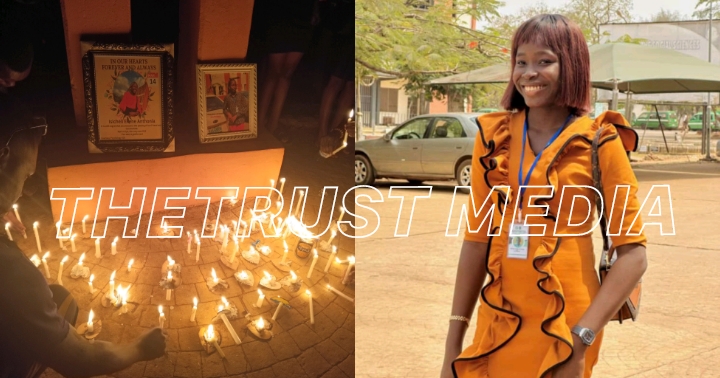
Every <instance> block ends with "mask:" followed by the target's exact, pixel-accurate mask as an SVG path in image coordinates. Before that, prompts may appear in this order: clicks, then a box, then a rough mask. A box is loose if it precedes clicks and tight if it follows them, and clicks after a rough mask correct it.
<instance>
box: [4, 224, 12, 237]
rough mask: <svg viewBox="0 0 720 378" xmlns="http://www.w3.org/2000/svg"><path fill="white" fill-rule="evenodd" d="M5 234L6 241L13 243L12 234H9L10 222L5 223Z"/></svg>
mask: <svg viewBox="0 0 720 378" xmlns="http://www.w3.org/2000/svg"><path fill="white" fill-rule="evenodd" d="M5 233H6V234H7V237H8V239H10V241H13V238H12V234H11V233H10V222H7V223H5Z"/></svg>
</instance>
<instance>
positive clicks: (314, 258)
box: [307, 248, 318, 279]
mask: <svg viewBox="0 0 720 378" xmlns="http://www.w3.org/2000/svg"><path fill="white" fill-rule="evenodd" d="M317 259H318V253H317V249H314V248H313V261H312V264H310V269H309V270H308V274H307V278H308V279H310V276H312V273H313V270H314V269H315V263H317Z"/></svg>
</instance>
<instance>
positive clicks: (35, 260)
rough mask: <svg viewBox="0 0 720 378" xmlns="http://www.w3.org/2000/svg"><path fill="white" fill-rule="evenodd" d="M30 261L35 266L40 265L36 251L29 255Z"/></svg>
mask: <svg viewBox="0 0 720 378" xmlns="http://www.w3.org/2000/svg"><path fill="white" fill-rule="evenodd" d="M30 261H32V263H33V264H35V267H39V266H40V258H39V257H38V255H37V253H36V254H34V255H32V256H31V257H30Z"/></svg>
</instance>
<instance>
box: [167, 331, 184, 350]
mask: <svg viewBox="0 0 720 378" xmlns="http://www.w3.org/2000/svg"><path fill="white" fill-rule="evenodd" d="M164 332H165V345H166V347H165V348H166V349H165V350H167V351H168V352H177V351H179V350H180V343H179V341H178V331H177V330H176V329H165V331H164Z"/></svg>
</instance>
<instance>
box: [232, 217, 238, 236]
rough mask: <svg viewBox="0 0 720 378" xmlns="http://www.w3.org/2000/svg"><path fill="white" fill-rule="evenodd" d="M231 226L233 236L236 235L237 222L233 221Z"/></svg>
mask: <svg viewBox="0 0 720 378" xmlns="http://www.w3.org/2000/svg"><path fill="white" fill-rule="evenodd" d="M232 224H233V233H234V235H237V230H238V222H237V221H236V220H233V221H232Z"/></svg>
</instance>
